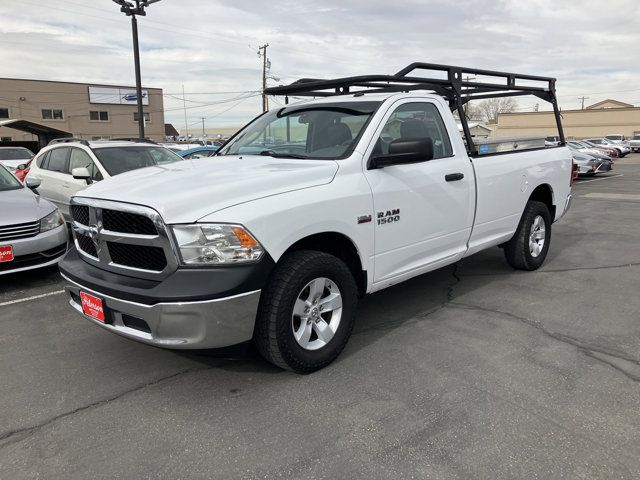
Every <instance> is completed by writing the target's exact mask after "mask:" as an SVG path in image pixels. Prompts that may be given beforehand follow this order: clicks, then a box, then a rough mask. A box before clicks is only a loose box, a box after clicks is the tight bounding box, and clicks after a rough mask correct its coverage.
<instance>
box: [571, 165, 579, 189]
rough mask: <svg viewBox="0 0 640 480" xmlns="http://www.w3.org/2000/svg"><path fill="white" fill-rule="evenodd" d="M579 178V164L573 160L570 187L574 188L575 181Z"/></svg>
mask: <svg viewBox="0 0 640 480" xmlns="http://www.w3.org/2000/svg"><path fill="white" fill-rule="evenodd" d="M576 178H578V164H577V163H576V162H575V161H574V160H573V159H571V176H570V177H569V186H570V187H573V181H574V180H575V179H576Z"/></svg>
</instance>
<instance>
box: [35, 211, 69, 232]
mask: <svg viewBox="0 0 640 480" xmlns="http://www.w3.org/2000/svg"><path fill="white" fill-rule="evenodd" d="M63 224H64V217H63V216H62V214H61V213H60V210H58V209H57V208H56V209H55V210H54V211H53V212H51V213H50V214H49V215H47V216H46V217H44V218H43V219H41V220H40V233H42V232H48V231H49V230H53V229H54V228H56V227H59V226H60V225H63Z"/></svg>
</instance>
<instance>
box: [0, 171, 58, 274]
mask: <svg viewBox="0 0 640 480" xmlns="http://www.w3.org/2000/svg"><path fill="white" fill-rule="evenodd" d="M37 186H38V185H37V182H36V183H33V181H31V182H27V187H29V188H27V187H25V186H24V185H23V184H22V183H20V181H19V180H18V179H17V178H16V177H14V176H13V175H12V174H11V173H10V172H9V170H7V168H6V167H4V166H3V165H1V164H0V205H2V208H0V275H3V274H7V273H13V272H21V271H23V270H31V269H33V268H39V267H46V266H48V265H54V264H56V263H58V261H59V260H60V259H61V258H62V256H63V255H64V254H65V252H66V250H67V226H66V224H65V223H64V218H63V217H62V215H61V214H60V211H59V210H58V209H57V208H56V207H55V206H54V205H53V204H52V203H51V202H49V201H48V200H45V199H44V198H42V197H40V196H39V195H36V194H35V193H34V192H32V191H31V189H32V188H36V187H37Z"/></svg>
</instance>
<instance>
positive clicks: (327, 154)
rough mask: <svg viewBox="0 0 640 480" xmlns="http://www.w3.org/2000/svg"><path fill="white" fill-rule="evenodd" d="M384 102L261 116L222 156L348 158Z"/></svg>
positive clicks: (298, 109)
mask: <svg viewBox="0 0 640 480" xmlns="http://www.w3.org/2000/svg"><path fill="white" fill-rule="evenodd" d="M380 103H381V102H375V101H361V102H339V103H338V102H336V103H324V104H315V105H306V106H305V105H298V106H292V107H283V108H281V109H279V110H275V111H272V112H269V113H267V114H265V115H262V116H260V117H258V118H257V119H256V120H255V121H254V122H253V123H251V124H249V125H248V126H247V127H246V128H245V129H244V130H242V131H241V132H240V133H239V134H238V135H236V136H235V137H234V138H233V139H231V140H230V141H229V142H227V143H226V144H225V147H224V148H222V150H221V151H220V153H219V154H218V155H243V154H245V155H268V156H271V157H278V158H314V159H327V160H336V159H340V158H346V157H347V156H348V155H349V154H350V153H351V152H352V151H353V149H354V148H355V146H356V143H357V141H358V139H359V138H360V135H361V134H362V132H363V131H364V128H365V126H366V125H367V123H368V122H369V119H370V118H371V116H372V115H373V113H374V112H375V111H376V109H377V108H378V107H379V106H380Z"/></svg>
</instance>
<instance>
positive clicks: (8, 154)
mask: <svg viewBox="0 0 640 480" xmlns="http://www.w3.org/2000/svg"><path fill="white" fill-rule="evenodd" d="M30 158H33V153H31V151H30V150H27V149H26V148H0V160H29V159H30Z"/></svg>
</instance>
